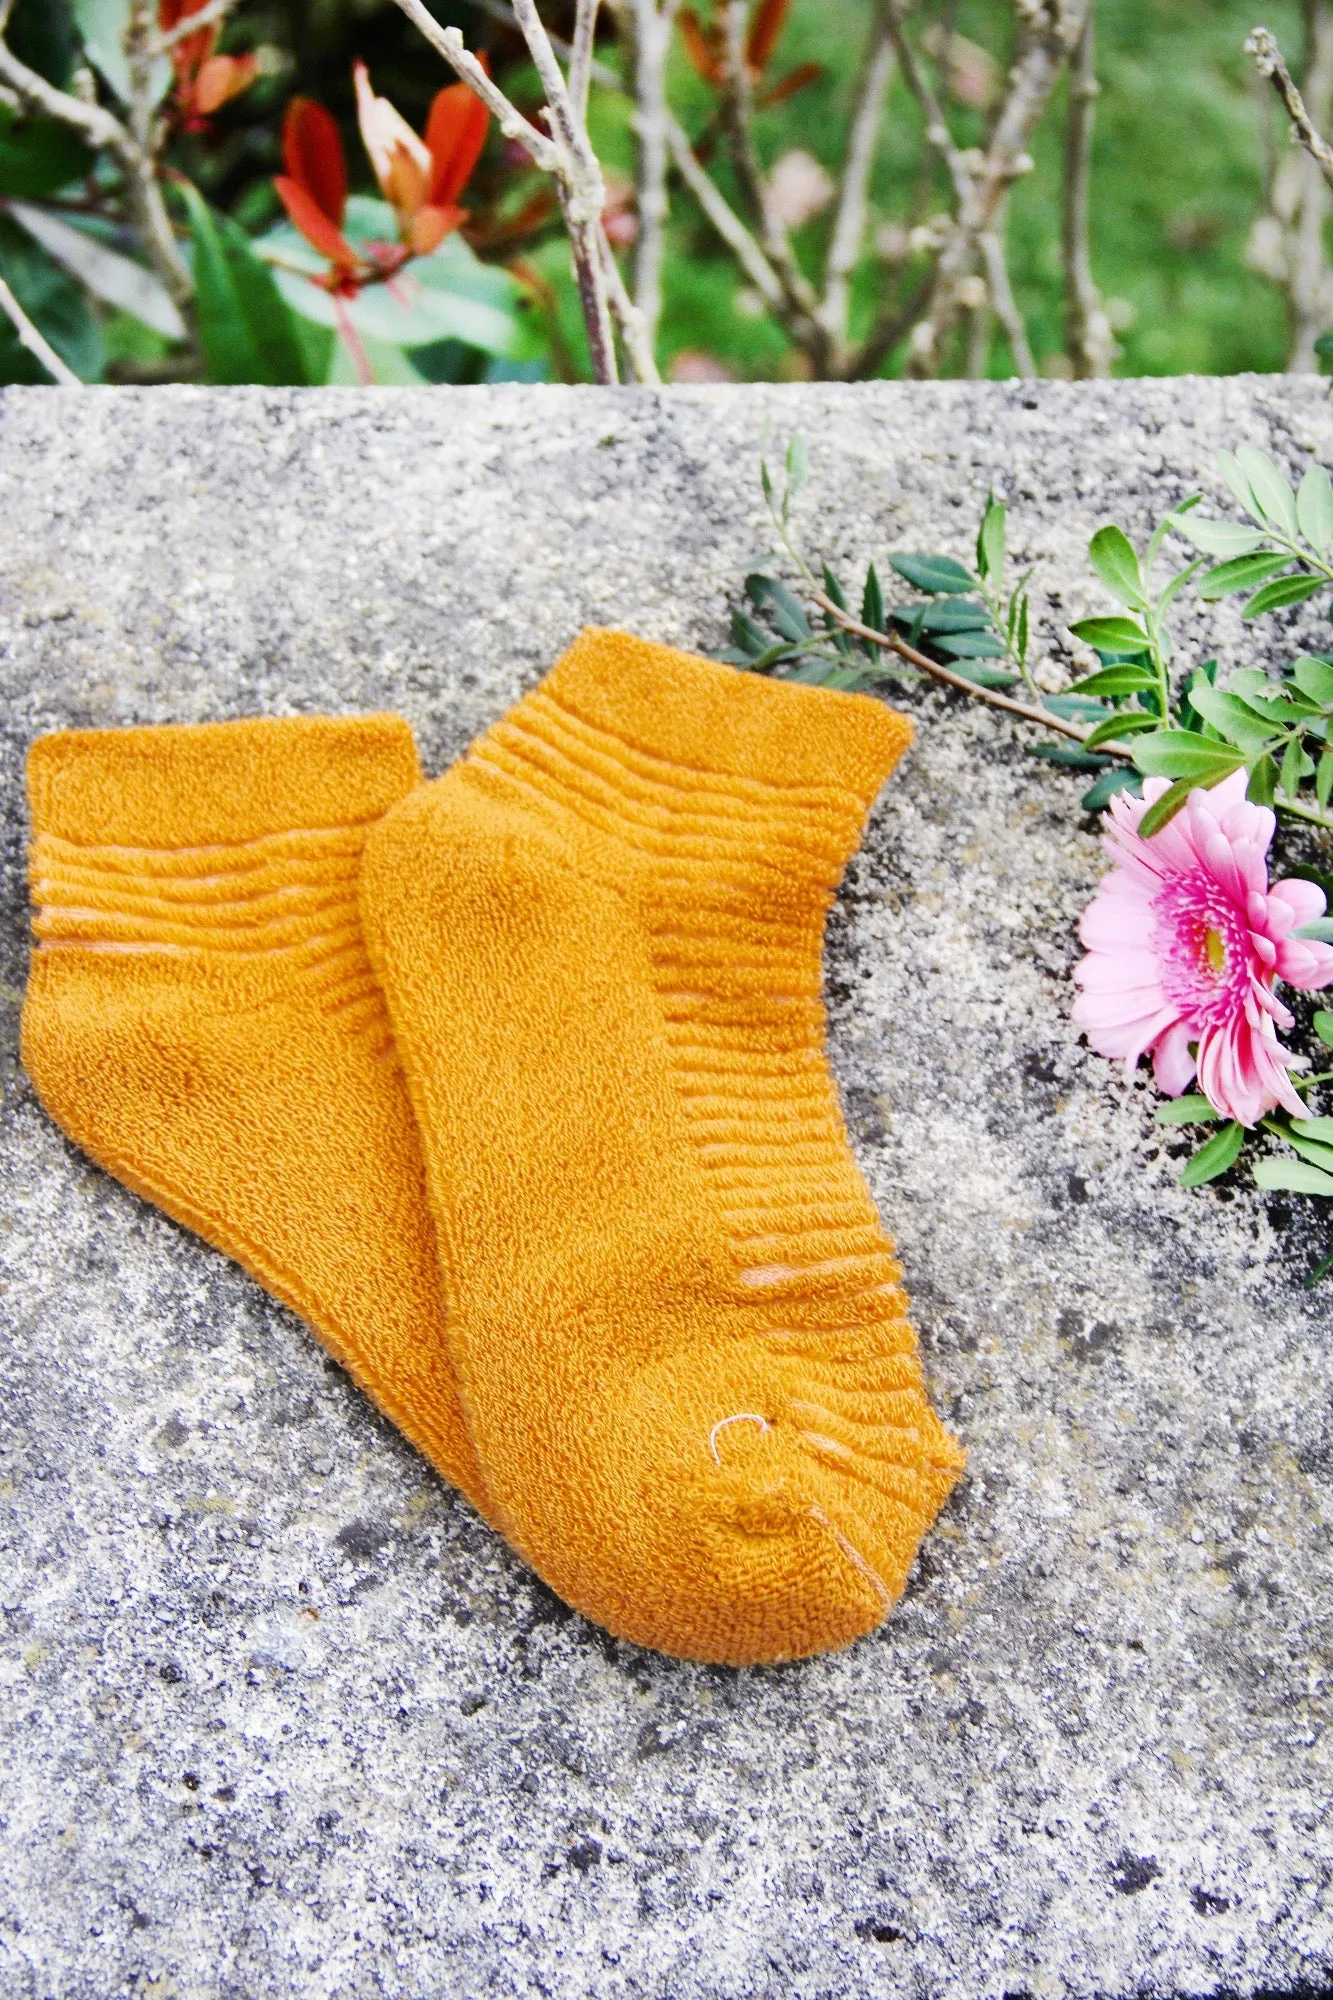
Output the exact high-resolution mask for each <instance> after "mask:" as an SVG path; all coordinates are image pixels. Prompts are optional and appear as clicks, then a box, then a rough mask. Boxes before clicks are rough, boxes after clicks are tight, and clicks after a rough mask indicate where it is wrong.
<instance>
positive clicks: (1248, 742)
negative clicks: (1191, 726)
mask: <svg viewBox="0 0 1333 2000" xmlns="http://www.w3.org/2000/svg"><path fill="white" fill-rule="evenodd" d="M1190 706H1191V707H1192V708H1193V709H1194V711H1195V713H1196V715H1199V716H1201V717H1202V718H1203V720H1204V721H1205V722H1211V724H1212V726H1213V728H1214V729H1217V730H1220V731H1221V733H1222V735H1223V736H1225V737H1226V739H1227V741H1228V743H1234V744H1236V745H1237V747H1238V748H1239V749H1241V750H1243V751H1244V753H1245V755H1246V756H1247V757H1257V756H1261V755H1262V754H1263V749H1264V746H1265V744H1267V743H1269V742H1270V741H1271V740H1272V738H1273V736H1274V735H1275V733H1276V731H1275V728H1274V725H1273V724H1272V723H1271V722H1265V721H1264V719H1263V718H1262V716H1258V715H1256V714H1255V712H1254V710H1253V709H1252V708H1248V707H1247V706H1246V704H1245V703H1244V702H1243V701H1242V700H1241V699H1240V696H1239V695H1234V694H1228V693H1226V692H1225V691H1224V690H1223V689H1221V688H1215V687H1213V686H1212V685H1211V684H1210V683H1209V682H1208V681H1204V680H1196V681H1195V683H1194V684H1193V686H1192V687H1191V688H1190Z"/></svg>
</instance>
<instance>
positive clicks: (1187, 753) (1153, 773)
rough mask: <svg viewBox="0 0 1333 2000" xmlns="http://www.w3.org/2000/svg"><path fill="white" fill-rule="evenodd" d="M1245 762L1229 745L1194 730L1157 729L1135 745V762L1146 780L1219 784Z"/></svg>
mask: <svg viewBox="0 0 1333 2000" xmlns="http://www.w3.org/2000/svg"><path fill="white" fill-rule="evenodd" d="M1244 761H1245V759H1244V758H1243V757H1241V756H1239V755H1238V754H1237V752H1236V751H1235V750H1233V749H1231V747H1230V746H1229V745H1228V744H1225V743H1216V742H1214V741H1213V739H1212V738H1211V737H1209V736H1199V735H1197V734H1196V733H1195V731H1194V730H1192V729H1158V730H1155V731H1154V732H1153V734H1152V735H1151V736H1141V737H1140V738H1139V740H1138V741H1137V742H1136V743H1135V745H1134V762H1135V764H1136V765H1137V766H1138V768H1139V770H1140V771H1142V773H1143V775H1144V777H1145V778H1192V779H1195V780H1198V781H1199V782H1201V783H1203V784H1205V785H1210V784H1217V783H1219V782H1220V781H1221V780H1222V779H1223V778H1225V777H1227V776H1228V775H1229V774H1230V773H1231V772H1232V771H1238V770H1239V769H1240V767H1241V765H1242V764H1243V763H1244Z"/></svg>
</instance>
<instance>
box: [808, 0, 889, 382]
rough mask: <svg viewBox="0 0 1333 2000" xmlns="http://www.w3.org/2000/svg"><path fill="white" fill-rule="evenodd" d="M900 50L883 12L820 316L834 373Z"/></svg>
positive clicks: (861, 97)
mask: <svg viewBox="0 0 1333 2000" xmlns="http://www.w3.org/2000/svg"><path fill="white" fill-rule="evenodd" d="M893 69H894V48H893V39H892V37H891V35H890V34H889V29H888V23H887V22H886V21H885V20H884V18H883V16H882V15H879V16H877V17H876V19H875V20H874V22H873V23H872V24H871V31H870V41H869V44H868V46H867V49H866V54H865V59H864V62H863V63H862V67H861V81H860V86H859V89H858V91H857V97H856V108H855V110H854V111H853V113H852V129H851V135H850V137H849V139H848V142H847V156H846V160H845V162H844V164H843V170H842V182H841V185H840V187H839V189H838V206H837V210H836V213H835V216H834V221H833V234H832V236H831V237H830V239H829V249H828V259H827V262H826V263H825V266H824V297H823V301H822V303H821V305H820V308H819V319H820V324H821V325H822V327H823V329H824V332H825V335H826V337H827V339H828V342H829V347H830V349H831V354H830V362H831V365H832V368H833V371H834V372H835V373H838V374H843V373H845V372H846V370H847V366H848V363H849V361H850V352H849V346H848V331H849V326H848V320H849V311H850V305H851V277H852V272H853V271H854V270H855V268H856V265H857V261H858V259H859V258H860V255H861V246H862V244H863V243H864V241H865V233H866V221H867V218H868V216H869V212H870V177H871V175H872V173H873V172H874V168H875V155H876V152H877V151H878V147H879V137H880V131H881V128H882V126H883V122H884V100H885V98H886V97H887V96H888V92H889V84H890V83H891V81H892V79H893Z"/></svg>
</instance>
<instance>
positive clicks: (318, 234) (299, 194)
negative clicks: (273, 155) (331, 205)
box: [273, 174, 361, 274]
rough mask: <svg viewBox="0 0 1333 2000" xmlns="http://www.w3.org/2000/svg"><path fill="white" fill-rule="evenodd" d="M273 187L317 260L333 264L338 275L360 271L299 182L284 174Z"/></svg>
mask: <svg viewBox="0 0 1333 2000" xmlns="http://www.w3.org/2000/svg"><path fill="white" fill-rule="evenodd" d="M273 185H274V187H275V188H276V189H277V191H278V199H279V200H280V201H281V203H282V205H283V207H284V208H285V209H286V211H287V213H288V215H290V217H291V219H292V221H293V222H294V223H295V224H296V227H297V228H298V229H299V230H300V232H301V234H302V236H304V237H305V240H306V242H307V243H310V244H313V245H314V247H315V249H316V250H318V252H319V254H320V256H321V257H327V258H328V259H329V262H330V263H332V264H336V265H337V266H338V269H339V272H340V273H343V274H349V273H351V272H353V271H356V270H358V269H359V268H360V263H361V259H360V258H359V257H358V256H357V254H356V251H355V250H354V249H353V248H352V246H351V244H350V243H349V242H348V241H347V238H346V237H345V236H344V235H343V233H342V231H341V229H339V228H338V227H337V226H336V224H334V223H332V222H330V221H329V218H328V216H327V215H325V213H324V211H323V209H322V208H321V207H320V206H319V204H318V202H317V201H316V200H315V198H314V196H313V195H311V194H308V193H307V192H306V190H305V189H304V188H303V187H302V186H301V184H300V182H299V181H294V180H290V179H289V178H288V177H287V175H286V174H279V175H278V176H277V178H276V179H275V180H274V183H273Z"/></svg>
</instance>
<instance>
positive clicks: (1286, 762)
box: [1278, 736, 1307, 799]
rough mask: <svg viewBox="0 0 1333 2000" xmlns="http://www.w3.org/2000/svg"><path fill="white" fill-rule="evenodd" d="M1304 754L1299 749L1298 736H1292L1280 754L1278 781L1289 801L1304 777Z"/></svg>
mask: <svg viewBox="0 0 1333 2000" xmlns="http://www.w3.org/2000/svg"><path fill="white" fill-rule="evenodd" d="M1306 761H1307V760H1306V756H1305V752H1304V751H1303V750H1302V748H1301V741H1300V738H1299V736H1293V737H1292V739H1291V741H1290V742H1289V743H1288V745H1287V747H1286V749H1285V750H1284V751H1283V752H1282V772H1281V776H1280V778H1279V780H1278V782H1279V784H1280V785H1281V787H1282V790H1283V791H1284V792H1285V793H1286V795H1287V797H1288V798H1289V799H1294V798H1295V796H1296V794H1297V792H1298V791H1299V789H1300V783H1301V779H1302V778H1303V777H1304V776H1305V764H1306Z"/></svg>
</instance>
